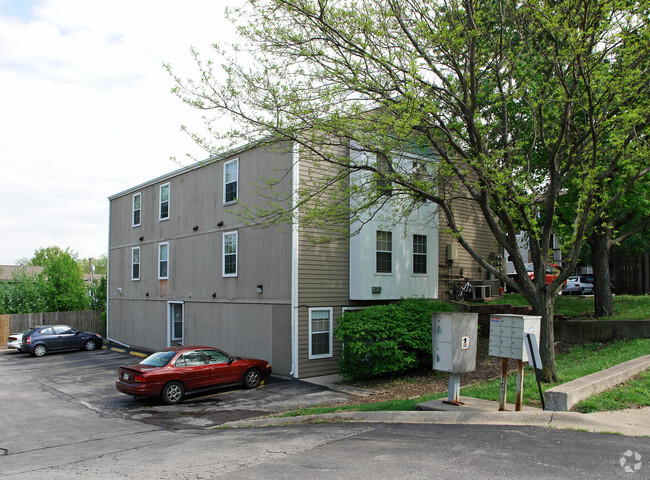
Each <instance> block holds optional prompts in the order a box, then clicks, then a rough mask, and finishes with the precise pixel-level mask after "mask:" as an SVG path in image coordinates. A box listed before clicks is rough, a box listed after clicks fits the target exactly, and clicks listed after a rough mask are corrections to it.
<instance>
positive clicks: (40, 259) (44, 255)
mask: <svg viewBox="0 0 650 480" xmlns="http://www.w3.org/2000/svg"><path fill="white" fill-rule="evenodd" d="M63 254H66V255H69V256H70V257H72V258H73V259H74V260H75V261H76V260H77V254H76V253H74V252H73V251H72V250H70V248H66V249H65V250H61V247H57V246H56V245H52V246H50V247H45V248H43V247H41V248H38V249H37V250H35V251H34V256H33V257H32V258H31V259H30V260H29V263H28V265H38V266H40V267H43V268H45V267H46V266H47V265H48V264H49V263H50V262H52V260H54V259H56V258H59V257H60V256H61V255H63Z"/></svg>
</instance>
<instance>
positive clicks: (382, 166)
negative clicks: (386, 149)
mask: <svg viewBox="0 0 650 480" xmlns="http://www.w3.org/2000/svg"><path fill="white" fill-rule="evenodd" d="M377 171H378V172H379V174H378V175H377V181H376V184H377V190H379V193H380V194H382V195H391V194H392V193H393V187H392V186H391V182H390V180H388V179H387V178H385V177H384V176H382V174H383V175H386V176H390V175H391V173H392V171H393V168H392V166H391V164H390V159H389V158H388V155H385V154H383V153H378V154H377Z"/></svg>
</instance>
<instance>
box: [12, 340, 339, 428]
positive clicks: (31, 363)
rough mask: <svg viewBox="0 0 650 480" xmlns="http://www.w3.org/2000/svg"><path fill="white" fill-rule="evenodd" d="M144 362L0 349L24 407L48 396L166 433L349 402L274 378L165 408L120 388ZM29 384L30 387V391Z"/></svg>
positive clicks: (101, 353) (120, 356) (108, 355)
mask: <svg viewBox="0 0 650 480" xmlns="http://www.w3.org/2000/svg"><path fill="white" fill-rule="evenodd" d="M140 360H141V359H140V358H137V357H133V356H131V355H128V354H126V353H120V352H115V351H110V350H97V351H93V352H85V351H79V352H76V351H73V352H63V353H53V354H48V355H46V356H44V357H41V358H35V357H32V356H30V355H27V354H22V353H17V352H15V351H13V350H7V349H1V350H0V370H1V371H2V372H3V378H2V384H4V387H5V388H7V387H8V388H10V389H11V387H10V385H20V386H21V387H22V388H15V389H12V390H13V393H14V395H28V396H29V398H26V399H24V402H30V401H31V402H33V401H37V400H38V398H39V393H47V394H49V395H56V396H58V397H61V398H65V399H67V400H68V401H70V402H76V403H78V404H80V405H83V406H84V407H85V408H87V409H90V410H94V411H97V412H99V413H101V414H105V415H108V416H112V417H121V418H124V419H129V420H137V421H139V422H142V423H144V424H149V425H155V426H158V427H161V428H163V429H166V430H188V429H200V428H206V427H214V426H218V425H222V424H224V423H227V422H232V421H237V420H245V419H251V418H255V417H260V416H264V415H269V414H273V413H277V412H282V411H286V410H292V409H298V408H301V407H307V406H311V405H317V404H324V403H334V402H339V401H342V400H345V399H346V398H347V397H348V395H347V394H345V393H342V392H335V391H332V390H330V389H328V388H326V387H323V386H319V385H314V384H310V383H306V382H302V381H299V380H286V379H282V378H278V377H274V376H271V377H270V378H269V379H267V381H266V382H265V383H264V384H263V385H262V386H260V387H258V388H256V389H252V390H246V389H244V388H242V387H241V386H232V387H225V388H218V389H214V390H209V391H207V392H202V393H197V394H194V395H188V396H187V398H186V399H185V400H183V401H182V402H181V403H180V404H177V405H165V404H164V403H162V402H161V401H159V400H157V399H141V398H133V397H131V396H129V395H125V394H123V393H120V392H118V391H117V390H116V389H115V380H116V379H117V371H118V368H119V367H120V366H121V365H126V364H129V363H137V362H139V361H140ZM26 385H29V386H30V387H29V388H24V387H25V386H26ZM43 397H44V395H43Z"/></svg>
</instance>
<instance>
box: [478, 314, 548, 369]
mask: <svg viewBox="0 0 650 480" xmlns="http://www.w3.org/2000/svg"><path fill="white" fill-rule="evenodd" d="M541 319H542V317H540V316H535V315H505V314H504V315H490V344H489V348H488V354H489V355H491V356H493V357H501V358H512V359H515V360H521V361H523V362H527V361H528V352H527V350H526V345H525V343H524V342H526V341H527V340H526V337H525V336H524V334H526V333H532V334H534V335H535V340H536V343H537V347H539V332H540V321H541Z"/></svg>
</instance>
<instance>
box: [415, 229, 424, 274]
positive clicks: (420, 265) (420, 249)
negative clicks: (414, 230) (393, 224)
mask: <svg viewBox="0 0 650 480" xmlns="http://www.w3.org/2000/svg"><path fill="white" fill-rule="evenodd" d="M413 273H427V236H426V235H413Z"/></svg>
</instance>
